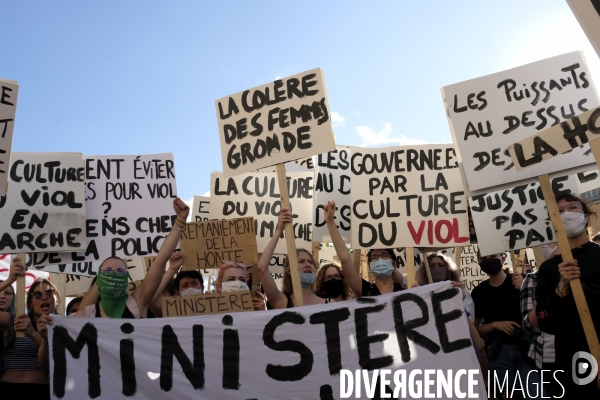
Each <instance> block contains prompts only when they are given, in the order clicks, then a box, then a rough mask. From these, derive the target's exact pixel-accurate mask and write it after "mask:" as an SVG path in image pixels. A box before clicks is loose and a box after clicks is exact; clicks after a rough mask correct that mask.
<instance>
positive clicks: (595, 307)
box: [535, 242, 600, 398]
mask: <svg viewBox="0 0 600 400" xmlns="http://www.w3.org/2000/svg"><path fill="white" fill-rule="evenodd" d="M571 251H572V253H573V258H574V259H575V260H577V266H578V267H579V269H580V271H581V286H582V287H583V294H584V295H585V299H586V301H587V305H588V309H589V311H590V314H591V316H592V321H593V323H594V327H595V328H596V332H600V246H599V245H598V244H596V243H594V242H588V243H586V244H584V245H582V246H580V247H577V248H575V249H572V250H571ZM560 263H562V256H560V255H557V256H554V257H552V258H550V259H548V260H546V261H545V262H544V263H542V265H541V266H540V270H539V271H538V273H537V286H536V291H535V298H536V301H537V306H536V313H537V316H538V324H539V326H540V329H541V330H542V331H545V332H548V333H551V334H553V335H555V345H556V363H557V368H558V369H563V370H564V371H565V373H564V376H565V377H566V378H565V382H564V383H563V384H564V385H566V393H567V395H569V396H571V395H572V396H575V395H578V396H580V397H579V398H597V397H594V396H598V394H599V393H600V392H599V391H597V390H596V388H595V387H596V381H595V380H594V381H593V382H592V383H590V384H589V385H585V386H578V385H575V384H573V381H572V380H571V373H572V371H571V368H572V365H573V363H572V357H573V355H574V354H575V353H576V352H578V351H585V352H589V351H590V349H589V347H588V344H587V341H586V339H585V334H584V331H583V325H582V324H581V319H580V318H579V313H578V312H577V305H576V304H575V298H574V297H573V293H572V292H570V291H569V294H567V296H566V297H565V298H560V297H559V296H558V295H557V294H556V292H555V290H556V287H557V286H558V283H559V282H560V272H559V271H558V264H560ZM569 398H570V397H569ZM573 398H574V397H573Z"/></svg>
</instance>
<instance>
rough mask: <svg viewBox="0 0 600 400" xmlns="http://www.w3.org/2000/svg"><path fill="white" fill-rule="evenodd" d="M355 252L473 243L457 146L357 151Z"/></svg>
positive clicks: (353, 163) (353, 164) (354, 172)
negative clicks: (470, 235) (470, 240)
mask: <svg viewBox="0 0 600 400" xmlns="http://www.w3.org/2000/svg"><path fill="white" fill-rule="evenodd" d="M351 168H352V182H351V183H352V194H351V197H352V247H353V248H358V249H366V248H382V247H403V246H406V247H444V246H458V245H462V244H465V243H467V244H468V243H469V218H468V214H467V198H466V197H465V195H464V191H463V183H462V180H461V177H460V171H459V170H458V164H457V163H456V155H455V152H454V147H453V146H452V145H451V144H428V145H420V146H410V147H408V146H402V147H385V148H381V149H358V148H354V149H352V161H351Z"/></svg>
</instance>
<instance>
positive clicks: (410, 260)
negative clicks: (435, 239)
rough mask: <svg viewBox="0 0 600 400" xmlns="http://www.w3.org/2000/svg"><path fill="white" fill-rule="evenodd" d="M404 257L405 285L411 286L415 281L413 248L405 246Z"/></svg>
mask: <svg viewBox="0 0 600 400" xmlns="http://www.w3.org/2000/svg"><path fill="white" fill-rule="evenodd" d="M404 256H405V258H406V286H407V287H409V288H411V287H412V286H413V285H414V283H415V249H414V247H407V248H405V249H404Z"/></svg>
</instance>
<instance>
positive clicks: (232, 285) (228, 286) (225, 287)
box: [221, 281, 248, 293]
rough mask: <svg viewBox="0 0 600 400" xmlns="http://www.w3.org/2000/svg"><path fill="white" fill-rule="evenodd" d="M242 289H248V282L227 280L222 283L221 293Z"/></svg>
mask: <svg viewBox="0 0 600 400" xmlns="http://www.w3.org/2000/svg"><path fill="white" fill-rule="evenodd" d="M240 290H248V285H246V282H242V281H227V282H223V283H221V293H229V292H239V291H240Z"/></svg>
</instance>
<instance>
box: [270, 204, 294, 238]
mask: <svg viewBox="0 0 600 400" xmlns="http://www.w3.org/2000/svg"><path fill="white" fill-rule="evenodd" d="M288 222H289V223H290V224H291V223H292V222H293V220H292V213H291V212H290V210H288V209H287V208H285V209H282V210H281V212H280V213H279V217H277V228H276V229H275V235H277V236H281V234H282V233H283V230H284V227H285V224H287V223H288ZM275 235H273V236H275Z"/></svg>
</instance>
